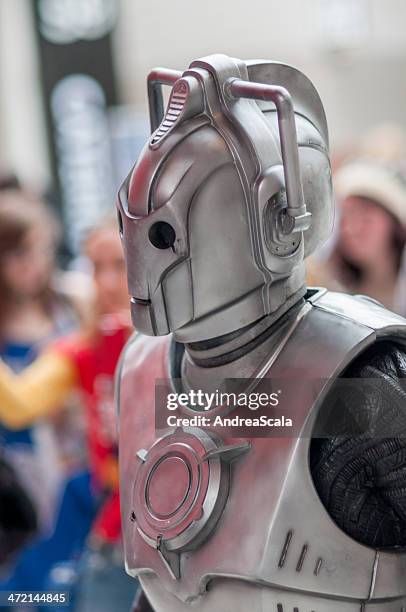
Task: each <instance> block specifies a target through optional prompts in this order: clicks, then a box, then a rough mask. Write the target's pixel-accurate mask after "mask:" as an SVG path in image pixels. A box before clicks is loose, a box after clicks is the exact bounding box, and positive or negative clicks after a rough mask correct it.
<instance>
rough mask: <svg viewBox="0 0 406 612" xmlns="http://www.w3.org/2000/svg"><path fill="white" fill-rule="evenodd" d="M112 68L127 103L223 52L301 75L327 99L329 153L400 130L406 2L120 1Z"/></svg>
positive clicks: (405, 82)
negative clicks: (156, 73)
mask: <svg viewBox="0 0 406 612" xmlns="http://www.w3.org/2000/svg"><path fill="white" fill-rule="evenodd" d="M120 2H121V17H120V21H119V24H118V28H117V30H116V39H115V45H116V51H117V53H116V61H117V69H118V72H119V75H120V85H121V91H122V95H123V97H124V99H125V100H126V102H129V103H135V104H136V105H137V106H139V107H140V108H142V109H144V110H145V109H146V90H145V76H146V74H147V72H148V70H149V69H150V68H152V67H153V66H155V65H161V66H162V65H164V66H167V67H173V68H178V69H182V68H185V67H186V66H187V65H188V63H189V62H190V61H191V60H192V59H195V58H196V57H199V56H202V55H206V54H209V53H213V52H223V53H228V54H230V55H234V56H235V57H240V58H248V57H250V58H253V57H262V58H266V59H280V60H282V61H284V62H288V63H291V64H294V65H295V66H297V67H298V68H300V69H302V70H303V71H304V72H306V74H308V76H309V77H310V78H311V79H312V80H313V82H314V83H315V85H316V87H317V88H318V89H319V92H320V94H321V96H322V99H323V101H324V104H325V107H326V112H327V117H328V120H329V125H330V132H331V140H332V145H333V146H343V145H346V144H347V143H348V142H349V141H353V140H356V139H357V137H358V136H359V135H360V134H362V133H363V132H364V131H365V130H366V129H367V128H368V127H369V126H371V125H373V124H375V123H377V122H381V121H384V120H388V119H389V120H391V121H398V122H400V123H402V124H403V125H405V126H406V36H405V23H406V2H405V1H404V0H277V1H276V0H202V1H196V0H194V1H193V0H172V1H171V2H168V0H149V1H148V0H120Z"/></svg>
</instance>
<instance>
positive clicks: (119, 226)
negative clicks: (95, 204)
mask: <svg viewBox="0 0 406 612" xmlns="http://www.w3.org/2000/svg"><path fill="white" fill-rule="evenodd" d="M117 221H118V231H119V233H120V238H122V237H123V217H122V216H121V212H120V211H119V209H117Z"/></svg>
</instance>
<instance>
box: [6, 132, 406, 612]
mask: <svg viewBox="0 0 406 612" xmlns="http://www.w3.org/2000/svg"><path fill="white" fill-rule="evenodd" d="M333 162H334V163H333V182H334V192H335V199H336V222H335V230H334V235H333V236H332V238H331V240H330V241H329V243H328V244H326V245H325V247H324V248H323V249H322V251H321V252H320V253H319V254H318V256H317V257H314V258H313V259H312V260H311V261H309V262H308V285H310V286H325V287H327V288H329V289H332V290H336V291H346V292H349V293H352V294H364V295H367V296H369V297H370V298H372V299H374V300H377V301H379V302H381V303H383V304H384V305H385V306H387V307H388V308H390V309H392V310H394V311H396V312H398V313H400V314H403V315H406V256H405V243H406V142H405V137H404V134H403V132H402V129H401V128H400V127H398V126H393V125H384V126H378V127H377V128H375V129H374V130H371V132H370V133H368V134H367V136H366V137H365V139H364V140H363V141H362V142H361V143H360V144H359V146H357V147H356V148H354V149H353V150H351V151H350V152H348V153H346V154H345V155H340V156H337V157H336V158H335V159H333ZM61 238H62V229H61V226H60V224H59V222H58V220H57V219H56V218H55V216H54V215H53V214H52V212H51V209H50V208H49V207H48V206H47V204H46V203H45V201H44V199H43V198H42V197H41V196H40V195H39V194H38V193H34V192H33V191H32V190H30V189H29V188H28V187H26V186H25V185H21V184H20V183H19V181H18V179H17V178H16V177H15V176H13V175H12V174H7V173H4V172H3V174H2V175H0V591H2V590H7V591H8V590H10V591H11V590H13V591H18V590H24V591H27V590H46V589H59V590H63V591H69V593H70V605H69V607H68V608H66V609H67V610H72V611H75V612H88V611H94V610H98V612H103V611H111V610H114V611H117V612H121V611H123V612H124V611H126V610H129V609H130V607H131V602H132V601H133V600H134V597H135V596H136V595H137V589H138V584H137V582H136V581H135V580H133V579H131V578H129V577H128V576H127V575H126V574H125V571H124V569H123V562H122V550H121V529H120V508H119V491H118V468H117V439H116V427H115V408H114V372H115V370H116V367H117V364H118V361H119V358H120V354H121V352H122V349H123V347H124V345H125V343H126V340H127V339H128V337H129V335H130V333H131V325H130V317H129V303H128V293H127V287H126V276H125V266H124V259H123V253H122V248H121V244H120V239H119V233H118V229H117V227H116V216H115V213H114V211H113V209H112V212H111V214H109V215H107V216H105V217H103V218H102V219H101V220H100V222H99V223H98V224H97V225H95V226H94V227H93V228H92V229H91V230H90V231H89V232H88V233H87V235H86V236H85V238H84V240H83V244H82V256H81V258H80V261H79V263H77V262H76V265H75V266H71V269H70V270H69V269H68V270H64V271H62V270H61V269H60V268H59V267H58V265H57V261H58V259H57V253H58V245H59V243H60V240H61ZM22 609H23V608H22ZM31 609H32V608H31ZM40 609H41V608H39V610H40Z"/></svg>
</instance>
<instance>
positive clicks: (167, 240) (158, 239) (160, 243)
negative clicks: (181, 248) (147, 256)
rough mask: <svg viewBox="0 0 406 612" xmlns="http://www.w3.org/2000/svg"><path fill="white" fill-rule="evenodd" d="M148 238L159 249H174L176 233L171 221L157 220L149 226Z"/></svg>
mask: <svg viewBox="0 0 406 612" xmlns="http://www.w3.org/2000/svg"><path fill="white" fill-rule="evenodd" d="M148 238H149V241H150V242H151V244H152V245H153V246H154V247H156V248H157V249H162V250H163V249H173V245H174V244H175V240H176V233H175V230H174V229H173V227H172V225H170V224H169V223H166V222H165V221H157V222H156V223H154V224H153V225H151V227H150V228H149V232H148Z"/></svg>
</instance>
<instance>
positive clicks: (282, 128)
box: [147, 68, 311, 233]
mask: <svg viewBox="0 0 406 612" xmlns="http://www.w3.org/2000/svg"><path fill="white" fill-rule="evenodd" d="M181 77H182V72H180V71H179V70H171V69H169V68H155V69H154V70H152V71H151V72H150V73H149V75H148V79H147V89H148V105H149V117H150V125H151V133H152V132H155V130H156V129H157V128H158V126H159V124H160V123H161V121H162V119H163V117H164V103H163V93H162V85H170V86H172V85H174V83H175V82H176V81H177V80H178V79H180V78H181ZM224 91H225V95H226V96H227V97H228V98H229V99H238V98H247V99H251V100H265V101H271V102H273V103H274V104H275V107H276V111H277V114H278V127H279V138H280V143H281V153H282V162H283V171H284V176H285V188H286V199H287V208H286V213H287V214H286V215H284V218H283V219H282V226H283V228H284V233H291V232H297V231H304V230H306V229H308V228H309V225H310V219H311V213H310V212H307V210H306V204H305V201H304V195H303V187H302V180H301V176H300V163H299V149H298V144H297V134H296V124H295V113H294V108H293V102H292V98H291V96H290V94H289V92H288V91H287V90H286V89H285V88H284V87H279V86H277V85H267V84H264V83H253V82H251V81H243V80H242V79H237V78H231V79H228V80H227V81H226V83H225V85H224Z"/></svg>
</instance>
